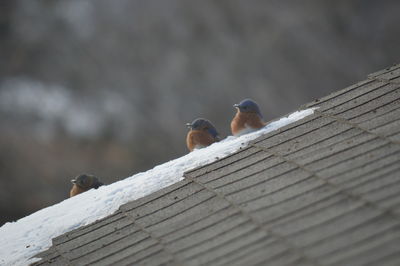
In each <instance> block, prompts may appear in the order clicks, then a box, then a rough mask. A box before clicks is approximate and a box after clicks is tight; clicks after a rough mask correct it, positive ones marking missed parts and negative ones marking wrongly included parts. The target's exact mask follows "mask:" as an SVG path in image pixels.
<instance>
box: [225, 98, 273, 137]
mask: <svg viewBox="0 0 400 266" xmlns="http://www.w3.org/2000/svg"><path fill="white" fill-rule="evenodd" d="M233 107H235V108H236V109H237V112H236V115H235V117H234V118H233V119H232V122H231V131H232V135H233V136H241V135H244V134H247V133H250V132H253V131H257V130H258V129H260V128H262V127H264V126H265V125H266V123H265V122H264V121H263V116H262V114H261V112H260V108H259V107H258V105H257V103H256V102H255V101H253V100H251V99H244V100H243V101H241V102H240V103H239V104H234V105H233Z"/></svg>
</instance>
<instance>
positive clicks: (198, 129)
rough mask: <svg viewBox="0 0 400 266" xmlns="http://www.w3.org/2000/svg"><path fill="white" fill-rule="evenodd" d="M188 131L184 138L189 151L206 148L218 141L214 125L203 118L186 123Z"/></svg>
mask: <svg viewBox="0 0 400 266" xmlns="http://www.w3.org/2000/svg"><path fill="white" fill-rule="evenodd" d="M186 125H187V127H188V128H189V129H190V131H189V132H188V134H187V136H186V145H187V147H188V149H189V150H190V151H193V150H194V149H201V148H204V147H207V146H209V145H211V144H213V143H214V142H217V141H219V140H220V138H219V136H218V132H217V130H216V129H215V127H214V125H213V124H212V123H211V122H210V121H208V120H207V119H204V118H197V119H196V120H194V121H193V122H192V123H187V124H186Z"/></svg>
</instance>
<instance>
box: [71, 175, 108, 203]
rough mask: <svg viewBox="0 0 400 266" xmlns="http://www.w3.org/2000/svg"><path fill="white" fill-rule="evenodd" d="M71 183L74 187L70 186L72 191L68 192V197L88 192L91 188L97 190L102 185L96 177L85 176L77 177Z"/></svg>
mask: <svg viewBox="0 0 400 266" xmlns="http://www.w3.org/2000/svg"><path fill="white" fill-rule="evenodd" d="M71 182H72V184H74V185H73V186H72V189H71V191H70V192H69V196H70V197H73V196H75V195H78V194H80V193H82V192H85V191H88V190H89V189H92V188H95V189H97V188H99V187H100V186H102V185H104V184H103V183H101V182H100V181H99V180H98V179H97V177H95V176H92V175H87V174H83V175H79V176H77V177H76V178H75V179H72V180H71Z"/></svg>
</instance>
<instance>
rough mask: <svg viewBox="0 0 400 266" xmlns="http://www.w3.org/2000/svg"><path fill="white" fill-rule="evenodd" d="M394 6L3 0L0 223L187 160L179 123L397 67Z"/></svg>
mask: <svg viewBox="0 0 400 266" xmlns="http://www.w3.org/2000/svg"><path fill="white" fill-rule="evenodd" d="M399 11H400V1H398V0H392V1H390V0H381V1H372V0H357V1H356V0H336V1H321V0H307V1H278V0H275V1H261V0H259V1H256V0H254V1H253V0H249V1H240V0H202V1H188V0H169V1H165V0H140V1H139V0H138V1H135V0H113V1H109V0H63V1H62V0H47V1H45V0H41V1H39V0H37V1H32V0H2V1H1V2H0V40H1V42H0V126H1V130H0V213H1V216H0V225H1V224H3V223H4V222H6V221H12V220H16V219H18V218H21V217H23V216H25V215H27V214H30V213H32V212H34V211H36V210H38V209H40V208H43V207H46V206H49V205H52V204H55V203H57V202H60V201H62V200H64V199H66V198H67V197H68V193H69V189H70V187H71V183H70V179H72V178H73V177H74V176H76V175H78V174H80V173H92V174H95V175H97V176H98V177H100V179H101V180H102V181H103V182H105V183H111V182H115V181H117V180H120V179H122V178H125V177H128V176H131V175H133V174H135V173H137V172H139V171H145V170H147V169H150V168H152V167H153V166H155V165H157V164H160V163H162V162H165V161H168V160H171V159H174V158H176V157H179V156H182V155H184V154H186V153H187V149H186V146H185V136H186V133H187V129H186V127H185V123H186V122H190V121H192V120H193V119H194V118H197V117H206V118H208V119H210V120H211V121H212V122H213V123H214V124H215V125H216V126H217V129H218V130H219V132H220V134H221V135H222V136H226V135H228V134H229V123H230V120H231V119H232V117H233V115H234V112H235V110H234V108H233V107H232V104H234V103H237V102H239V101H240V100H242V99H243V98H247V97H250V98H253V99H255V100H256V101H258V103H259V104H260V106H261V110H262V112H263V114H264V117H265V119H266V120H267V121H268V120H271V119H274V118H276V117H279V116H282V115H285V114H287V113H289V112H291V111H294V110H296V109H298V108H299V106H300V105H302V104H305V103H307V102H309V101H311V100H313V99H315V98H318V97H321V96H325V95H327V94H329V93H330V92H333V91H336V90H339V89H342V88H344V87H346V86H348V85H351V84H354V83H356V82H357V81H359V80H362V79H365V77H366V75H367V74H368V73H371V72H374V71H377V70H380V69H382V68H385V67H388V66H390V65H392V64H393V63H399V61H400V49H399V47H400V15H399Z"/></svg>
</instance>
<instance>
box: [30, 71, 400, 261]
mask: <svg viewBox="0 0 400 266" xmlns="http://www.w3.org/2000/svg"><path fill="white" fill-rule="evenodd" d="M399 103H400V65H397V66H393V67H392V68H390V69H386V70H383V71H380V72H377V73H374V74H371V75H370V76H369V77H368V79H367V80H365V81H362V82H360V83H357V84H355V85H354V86H351V87H348V88H346V89H344V90H341V91H338V92H336V93H334V94H331V95H329V96H327V97H325V98H322V99H320V100H316V101H314V102H312V103H310V104H308V105H306V107H319V109H317V110H316V111H315V112H314V114H313V115H311V116H308V117H307V118H305V119H303V120H300V121H298V122H295V123H293V124H290V125H287V126H285V127H283V128H281V129H280V130H277V131H274V132H271V133H268V134H265V135H263V136H261V137H260V138H258V139H256V140H255V141H253V142H251V144H250V145H249V146H248V147H246V148H244V149H242V150H240V151H239V152H237V153H234V154H232V155H230V156H228V157H226V158H223V159H221V160H218V161H217V162H214V163H212V164H209V165H206V166H203V167H200V168H197V169H194V170H192V171H190V172H187V173H186V174H185V177H186V179H185V180H183V181H180V182H178V183H175V184H174V185H172V186H169V187H167V188H165V189H162V190H160V191H157V192H155V193H153V194H151V195H149V196H146V197H144V198H141V199H139V200H135V201H133V202H130V203H128V204H125V205H123V206H121V207H120V209H119V210H118V211H117V212H116V213H115V214H113V215H111V216H108V217H106V218H104V219H101V220H99V221H97V222H95V223H93V224H90V225H88V226H84V227H81V228H79V229H76V230H73V231H71V232H69V233H66V234H64V235H61V236H59V237H57V238H55V239H54V240H53V246H52V247H51V248H50V249H49V250H48V251H45V252H43V253H41V254H38V256H39V257H41V258H42V260H40V261H39V262H37V263H35V264H34V265H50V264H51V265H64V264H73V265H86V264H89V263H90V264H94V265H127V264H138V265H201V264H207V265H210V264H211V265H257V264H263V265H264V264H268V265H376V264H378V262H379V265H400V230H399V229H400V105H399Z"/></svg>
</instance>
